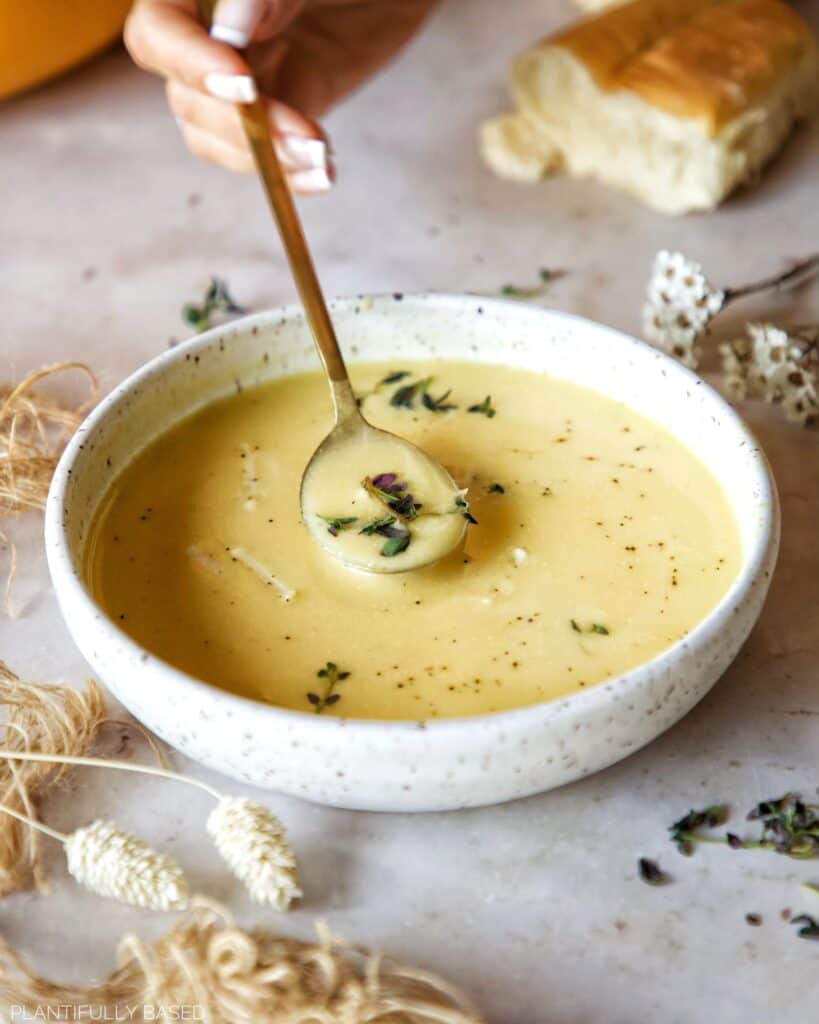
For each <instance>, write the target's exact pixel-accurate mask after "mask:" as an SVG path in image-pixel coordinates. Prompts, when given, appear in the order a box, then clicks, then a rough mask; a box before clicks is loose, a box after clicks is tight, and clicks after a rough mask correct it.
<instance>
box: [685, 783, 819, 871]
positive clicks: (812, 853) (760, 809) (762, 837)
mask: <svg viewBox="0 0 819 1024" xmlns="http://www.w3.org/2000/svg"><path fill="white" fill-rule="evenodd" d="M817 811H819V805H817V804H807V803H805V802H804V801H803V800H801V799H800V797H799V795H798V794H796V793H786V794H785V795H784V796H781V797H778V798H777V799H774V800H763V801H762V802H761V803H759V804H757V805H756V807H754V808H753V809H752V810H751V811H750V812H749V813H748V815H747V816H746V820H747V821H759V822H760V823H761V832H760V834H759V836H758V837H757V838H747V839H744V838H742V837H740V836H738V835H736V834H735V833H733V832H726V834H725V836H724V837H720V836H703V835H701V834H700V833H699V829H700V828H715V827H716V826H718V825H722V824H723V823H724V822H725V821H727V819H728V810H727V808H726V807H725V806H724V805H714V806H712V807H706V808H705V809H704V810H702V811H689V812H688V814H686V815H685V817H683V818H680V820H679V821H677V822H675V823H674V824H673V825H672V826H671V828H670V830H669V831H670V833H671V840H672V842H674V843H675V844H676V846H677V849H678V850H679V851H680V853H683V854H685V855H686V856H690V855H691V854H692V853H693V852H694V848H695V846H696V844H697V843H724V844H725V845H727V846H729V847H730V848H731V849H732V850H770V851H771V852H772V853H782V854H785V855H786V856H788V857H792V858H793V859H795V860H810V859H811V858H813V857H819V814H817Z"/></svg>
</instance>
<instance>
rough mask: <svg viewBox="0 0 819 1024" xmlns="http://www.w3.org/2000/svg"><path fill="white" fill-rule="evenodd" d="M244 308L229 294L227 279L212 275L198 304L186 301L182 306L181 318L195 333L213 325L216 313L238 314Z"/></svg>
mask: <svg viewBox="0 0 819 1024" xmlns="http://www.w3.org/2000/svg"><path fill="white" fill-rule="evenodd" d="M245 312H246V310H245V309H244V308H243V307H242V306H240V305H239V304H238V302H236V301H235V299H234V298H233V296H232V295H231V294H230V290H229V288H228V283H227V281H225V280H224V278H221V277H212V278H211V279H210V284H209V285H208V287H207V290H206V291H205V295H204V297H203V299H202V302H201V304H200V305H196V304H195V303H193V302H188V303H186V304H185V305H184V306H183V307H182V319H183V320H184V321H185V323H187V324H190V325H191V327H193V329H194V330H195V331H196V333H197V334H201V333H202V331H206V330H207V329H208V328H209V327H212V326H213V317H214V314H216V313H227V314H229V315H232V316H238V315H239V314H240V313H245Z"/></svg>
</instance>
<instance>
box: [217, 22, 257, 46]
mask: <svg viewBox="0 0 819 1024" xmlns="http://www.w3.org/2000/svg"><path fill="white" fill-rule="evenodd" d="M210 37H211V39H218V40H219V42H220V43H227V44H228V46H235V47H236V49H237V50H243V49H244V48H245V47H246V46H247V44H248V42H249V37H248V34H247V32H245V31H243V30H242V29H240V28H232V27H231V26H230V25H213V26H212V27H211V30H210Z"/></svg>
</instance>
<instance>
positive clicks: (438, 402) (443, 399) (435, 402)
mask: <svg viewBox="0 0 819 1024" xmlns="http://www.w3.org/2000/svg"><path fill="white" fill-rule="evenodd" d="M451 394H452V388H448V389H447V390H446V391H445V392H444V393H443V394H442V395H441V396H440V398H433V397H432V395H431V394H430V393H429V392H428V391H425V392H424V393H423V395H421V404H422V405H423V406H424V408H425V409H429V411H430V412H449V411H450V409H457V408H458V406H457V405H455V403H454V402H447V398H449V396H450V395H451Z"/></svg>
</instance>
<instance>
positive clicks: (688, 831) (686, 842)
mask: <svg viewBox="0 0 819 1024" xmlns="http://www.w3.org/2000/svg"><path fill="white" fill-rule="evenodd" d="M727 819H728V808H727V807H726V806H725V805H724V804H713V805H712V806H711V807H706V808H705V809H704V810H702V811H689V812H688V814H686V815H685V816H684V817H682V818H680V819H679V821H675V822H674V824H673V825H671V827H670V828H669V832H670V833H671V841H672V842H673V843H674V844H675V845H676V847H677V849H678V850H679V851H680V853H682V854H683V855H684V856H686V857H690V856H691V854H692V853H693V852H694V846H695V844H696V843H701V842H709V843H719V842H722V840H721V839H715V838H712V837H707V836H701V835H697V829H699V828H716V827H717V825H722V824H724V822H725V821H727Z"/></svg>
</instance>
